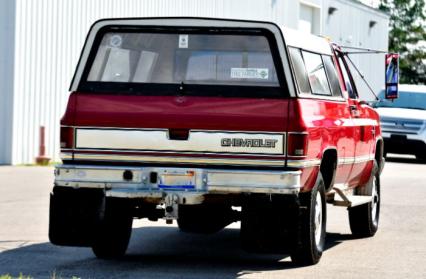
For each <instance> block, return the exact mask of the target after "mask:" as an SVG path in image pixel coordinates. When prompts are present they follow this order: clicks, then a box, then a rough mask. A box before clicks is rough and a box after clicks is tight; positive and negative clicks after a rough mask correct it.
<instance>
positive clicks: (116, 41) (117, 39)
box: [109, 35, 123, 47]
mask: <svg viewBox="0 0 426 279" xmlns="http://www.w3.org/2000/svg"><path fill="white" fill-rule="evenodd" d="M122 43H123V38H121V36H120V35H113V36H111V39H110V41H109V45H110V46H112V47H121V44H122Z"/></svg>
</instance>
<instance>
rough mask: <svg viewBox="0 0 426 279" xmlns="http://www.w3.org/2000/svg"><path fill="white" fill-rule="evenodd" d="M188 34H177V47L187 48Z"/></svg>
mask: <svg viewBox="0 0 426 279" xmlns="http://www.w3.org/2000/svg"><path fill="white" fill-rule="evenodd" d="M188 40H189V38H188V35H179V48H188Z"/></svg>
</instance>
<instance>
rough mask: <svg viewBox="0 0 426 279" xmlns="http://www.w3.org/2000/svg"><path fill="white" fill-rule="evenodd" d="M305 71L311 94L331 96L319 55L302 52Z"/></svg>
mask: <svg viewBox="0 0 426 279" xmlns="http://www.w3.org/2000/svg"><path fill="white" fill-rule="evenodd" d="M302 53H303V60H304V61H305V66H306V70H307V71H308V79H309V84H310V85H311V88H312V94H318V95H328V96H330V95H331V90H330V86H329V84H328V81H327V76H326V74H325V70H324V64H323V62H322V58H321V55H319V54H316V53H311V52H306V51H302Z"/></svg>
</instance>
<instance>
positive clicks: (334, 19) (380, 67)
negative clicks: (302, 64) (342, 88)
mask: <svg viewBox="0 0 426 279" xmlns="http://www.w3.org/2000/svg"><path fill="white" fill-rule="evenodd" d="M329 8H335V9H336V10H335V11H334V12H333V14H331V15H330V14H329ZM322 12H323V17H322V20H323V26H324V27H323V30H324V32H323V35H325V36H328V37H330V39H331V40H332V41H334V42H336V43H338V44H339V45H343V46H350V47H360V48H370V49H378V50H385V51H386V50H387V49H388V36H389V34H388V25H389V18H388V16H387V15H385V14H383V13H381V12H378V11H376V10H374V9H372V8H370V7H367V6H365V5H363V4H360V3H357V2H355V1H347V0H324V4H323V11H322ZM370 24H371V25H372V26H371V25H370ZM350 58H351V60H352V61H353V62H354V63H355V64H356V65H357V66H358V68H359V70H360V71H361V72H362V74H363V75H364V76H365V78H366V80H367V81H368V83H369V84H370V85H371V87H372V88H373V90H374V92H375V93H377V92H379V91H380V90H381V89H382V88H383V86H384V82H385V55H384V54H353V55H350ZM355 79H356V83H357V87H358V91H359V93H360V95H361V98H363V99H367V100H372V99H374V96H373V95H372V94H371V92H370V91H369V90H368V88H367V87H366V85H365V83H364V82H363V81H362V80H361V78H360V77H359V75H357V74H355Z"/></svg>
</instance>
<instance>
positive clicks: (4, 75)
mask: <svg viewBox="0 0 426 279" xmlns="http://www.w3.org/2000/svg"><path fill="white" fill-rule="evenodd" d="M0 6H1V7H0V42H1V43H0V164H10V163H11V162H12V148H11V145H12V119H13V116H12V114H13V113H12V112H13V110H12V106H13V92H14V91H13V65H14V61H13V57H14V55H13V53H14V35H15V32H14V31H15V18H14V14H15V1H14V0H2V2H1V4H0Z"/></svg>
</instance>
